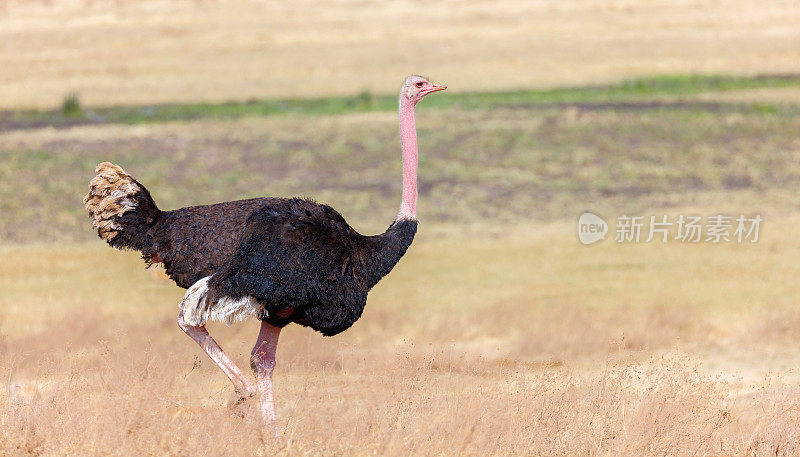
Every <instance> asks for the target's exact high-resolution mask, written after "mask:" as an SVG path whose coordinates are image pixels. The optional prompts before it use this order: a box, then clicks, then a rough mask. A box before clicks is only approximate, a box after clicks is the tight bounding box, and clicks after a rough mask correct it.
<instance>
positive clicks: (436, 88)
mask: <svg viewBox="0 0 800 457" xmlns="http://www.w3.org/2000/svg"><path fill="white" fill-rule="evenodd" d="M445 89H447V86H441V85H439V84H434V83H431V88H430V89H428V90H426V91H425V95H428V94H430V93H433V92H439V91H440V90H445Z"/></svg>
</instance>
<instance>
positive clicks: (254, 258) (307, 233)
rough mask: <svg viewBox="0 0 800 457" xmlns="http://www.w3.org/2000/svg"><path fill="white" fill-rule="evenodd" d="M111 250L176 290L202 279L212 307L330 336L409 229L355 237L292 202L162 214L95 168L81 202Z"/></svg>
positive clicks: (116, 177) (401, 225) (319, 210)
mask: <svg viewBox="0 0 800 457" xmlns="http://www.w3.org/2000/svg"><path fill="white" fill-rule="evenodd" d="M84 201H85V203H86V207H87V210H89V214H90V216H91V217H92V218H93V222H94V225H95V227H96V228H97V229H98V234H99V235H100V237H101V238H103V239H105V240H106V241H107V242H108V243H109V244H110V245H111V246H113V247H115V248H119V249H134V250H137V251H140V252H141V253H142V257H143V258H144V259H145V261H146V262H148V264H149V263H151V262H152V263H155V262H163V264H164V267H165V269H166V271H167V274H168V275H169V277H170V278H171V279H173V280H174V281H175V283H176V284H177V285H178V286H180V287H182V288H189V287H190V286H192V285H193V284H194V283H196V282H197V281H199V280H200V279H202V278H205V277H207V276H212V275H213V276H212V277H211V279H210V280H209V283H208V292H207V297H208V299H209V300H211V303H216V302H217V300H219V299H222V298H225V297H228V298H231V299H234V300H238V299H240V298H243V297H248V296H249V297H253V298H254V299H255V300H256V301H257V302H258V303H259V304H260V305H261V306H262V307H263V311H262V313H261V316H260V317H261V319H263V320H266V321H267V322H269V323H270V324H272V325H275V326H279V327H282V326H285V325H287V324H289V323H291V322H296V323H298V324H301V325H305V326H308V327H311V328H313V329H314V330H317V331H319V332H321V333H322V334H324V335H328V336H329V335H335V334H337V333H340V332H342V331H344V330H346V329H347V328H349V327H350V326H351V325H353V323H354V322H355V321H356V320H357V319H358V318H359V317H361V313H362V312H363V310H364V306H365V305H366V300H367V293H368V292H369V290H370V289H371V288H372V287H373V286H374V285H375V284H377V283H378V281H380V279H381V278H383V277H384V276H386V275H387V274H388V273H389V272H390V271H391V270H392V268H394V266H395V265H396V264H397V262H398V261H399V260H400V258H401V257H402V256H403V255H404V254H405V252H406V250H407V249H408V247H409V246H410V245H411V242H412V241H413V239H414V235H415V233H416V230H417V221H416V220H398V221H395V222H394V223H393V224H392V225H391V226H390V227H389V228H388V229H387V230H386V232H384V233H382V234H380V235H375V236H364V235H361V234H359V233H358V232H356V231H355V230H353V228H351V227H350V226H349V225H348V224H347V222H346V221H345V220H344V218H343V217H342V216H341V215H340V214H339V213H338V212H336V211H335V210H334V209H333V208H331V207H330V206H327V205H321V204H317V203H315V202H313V201H311V200H306V199H299V198H291V199H285V198H255V199H250V200H239V201H233V202H226V203H218V204H215V205H207V206H192V207H187V208H181V209H177V210H174V211H161V210H159V209H158V207H157V206H156V204H155V202H154V201H153V199H152V198H151V196H150V193H149V192H148V191H147V189H146V188H145V187H144V186H142V185H141V184H140V183H139V182H137V181H136V180H135V179H133V178H132V177H130V176H128V175H127V174H125V172H124V170H122V169H121V168H119V167H117V166H116V165H113V164H101V165H99V166H98V175H97V176H96V177H95V179H93V180H92V186H91V188H90V192H89V195H87V196H86V198H85V199H84Z"/></svg>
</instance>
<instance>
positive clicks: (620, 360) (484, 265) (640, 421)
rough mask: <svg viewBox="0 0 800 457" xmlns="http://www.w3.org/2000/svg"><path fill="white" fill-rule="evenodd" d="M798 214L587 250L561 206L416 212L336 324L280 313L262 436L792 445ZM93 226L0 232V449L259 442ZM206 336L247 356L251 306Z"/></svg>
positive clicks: (243, 448)
mask: <svg viewBox="0 0 800 457" xmlns="http://www.w3.org/2000/svg"><path fill="white" fill-rule="evenodd" d="M767 224H768V225H767ZM798 227H800V218H797V217H794V218H789V219H780V220H776V219H773V220H768V222H767V223H766V224H765V226H764V230H763V236H764V238H763V239H762V241H761V242H759V243H758V244H756V245H752V246H740V245H727V246H712V245H693V246H680V245H676V244H667V245H647V246H645V245H628V246H619V245H616V244H613V243H610V242H604V243H601V244H600V245H598V246H594V247H584V246H581V245H579V243H577V241H576V240H575V238H574V234H573V230H574V227H572V225H571V224H569V225H568V224H564V223H555V224H552V225H544V226H540V227H538V228H535V229H531V228H528V227H526V228H519V229H511V228H509V229H508V230H507V233H506V235H505V236H503V237H499V238H486V237H481V238H473V237H465V236H463V235H461V236H459V235H452V236H449V237H447V238H444V239H436V238H431V237H430V236H428V235H427V234H426V232H425V230H424V227H423V231H422V232H421V235H420V239H419V240H418V242H417V243H416V244H415V245H414V246H413V247H412V249H411V251H410V252H409V255H408V257H407V258H406V259H404V261H403V262H402V263H401V264H400V265H399V266H398V268H397V269H396V271H395V272H393V273H392V275H390V276H389V277H388V278H387V279H386V280H385V282H383V283H381V284H380V285H379V286H378V287H377V288H376V290H375V291H374V293H373V294H372V295H371V299H370V304H369V306H368V308H367V310H366V313H365V316H364V317H363V318H362V320H360V321H359V322H358V323H357V324H356V326H355V327H354V328H353V329H351V330H350V331H348V332H346V333H345V334H343V335H341V336H339V337H335V338H327V339H326V338H322V337H320V336H318V335H316V334H314V333H312V332H310V331H308V330H306V329H302V328H299V327H290V328H288V329H287V330H286V331H285V332H284V335H283V336H282V342H281V346H280V349H279V354H278V369H277V371H276V391H277V397H278V401H279V403H278V412H279V414H280V416H281V417H282V425H283V426H284V427H285V428H286V432H285V442H284V445H283V447H282V449H280V450H279V452H280V453H282V455H453V454H458V455H509V454H516V455H520V454H527V455H723V454H725V455H776V454H777V455H797V452H798V440H799V439H800V435H798V430H797V427H796V424H797V421H798V420H800V400H798V398H800V397H798V393H800V392H798V388H797V387H796V386H797V382H798V379H800V377H798V373H797V372H796V370H795V367H796V366H798V363H800V357H799V356H798V355H797V352H796V351H795V350H794V348H796V347H797V344H798V342H800V332H798V331H797V323H798V322H800V312H798V311H797V303H796V300H795V297H797V296H798V295H799V294H798V292H800V290H797V289H798V287H800V286H797V285H796V281H794V279H795V278H796V277H797V275H798V273H799V272H798V269H800V267H798V266H797V265H796V262H794V261H793V259H795V258H797V256H798V255H800V252H796V251H797V250H798V248H797V246H794V245H793V244H792V243H787V242H786V240H796V239H798V237H800V228H798ZM99 244H100V243H99V242H98V243H96V244H93V245H91V246H83V245H81V246H74V247H60V248H57V247H53V246H40V247H37V246H20V247H14V246H6V247H3V248H1V251H0V254H2V256H3V258H4V260H5V261H4V263H3V264H2V266H0V288H2V290H3V291H4V293H3V295H2V296H0V310H2V311H0V322H1V323H2V326H0V379H2V380H3V382H4V384H5V385H7V386H9V388H8V391H9V394H5V395H0V425H2V426H1V427H0V454H3V453H4V454H9V455H132V454H135V455H253V454H256V455H263V454H271V453H272V452H274V451H276V449H275V445H274V443H272V442H271V441H270V440H269V439H268V438H266V437H263V436H262V435H261V432H260V429H259V427H258V425H257V422H256V417H257V411H255V410H251V409H245V410H244V411H240V413H242V412H243V413H244V415H243V417H239V416H237V415H235V414H234V412H232V411H230V410H228V409H227V407H226V404H227V401H228V400H229V399H230V397H231V395H232V389H231V388H230V386H229V385H228V381H227V379H226V378H225V377H224V376H223V375H222V374H221V372H219V371H218V370H217V369H216V367H214V366H213V365H212V364H211V363H209V362H208V360H206V358H205V357H204V355H203V354H202V353H201V352H200V350H199V348H197V347H196V346H195V345H194V343H193V342H192V341H191V340H190V339H188V338H187V337H185V336H184V335H183V334H182V333H181V332H180V330H179V329H178V328H177V326H176V325H175V324H174V318H175V313H176V308H175V304H176V303H177V301H178V299H179V297H180V294H181V291H180V290H179V289H177V288H175V287H174V286H172V285H170V284H169V283H167V282H164V281H159V280H154V279H153V277H152V275H151V274H149V273H148V272H146V271H144V270H142V269H141V264H140V261H139V260H138V259H137V258H136V256H135V255H134V254H130V253H129V254H121V253H118V252H115V251H111V250H110V249H107V248H105V247H103V246H100V245H99ZM98 267H100V268H98ZM212 333H214V334H215V335H216V336H217V337H218V339H219V340H220V341H221V344H222V345H223V347H226V348H227V349H228V350H229V352H231V353H232V354H233V356H234V358H235V359H236V360H238V361H239V363H240V365H244V366H246V365H247V364H246V354H248V353H249V349H250V343H251V342H252V341H253V339H254V337H255V334H256V325H255V323H252V322H249V323H246V324H243V325H239V326H234V327H231V328H226V327H224V326H214V327H213V328H212Z"/></svg>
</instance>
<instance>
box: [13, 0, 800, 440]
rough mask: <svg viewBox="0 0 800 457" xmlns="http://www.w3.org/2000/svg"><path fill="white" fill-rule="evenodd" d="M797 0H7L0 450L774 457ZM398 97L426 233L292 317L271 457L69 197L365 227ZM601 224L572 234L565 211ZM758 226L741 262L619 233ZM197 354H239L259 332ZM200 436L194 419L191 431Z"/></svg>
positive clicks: (156, 287) (136, 269)
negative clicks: (331, 304) (326, 314)
mask: <svg viewBox="0 0 800 457" xmlns="http://www.w3.org/2000/svg"><path fill="white" fill-rule="evenodd" d="M798 23H800V6H798V3H797V2H796V1H793V0H791V1H789V0H786V1H783V0H769V1H750V0H732V1H721V0H678V1H666V0H567V1H563V0H562V1H545V0H542V1H538V0H537V1H522V0H509V1H499V2H497V1H482V0H463V1H458V0H448V1H439V2H430V1H427V2H424V1H391V2H388V1H387V2H377V1H368V0H340V1H330V2H328V1H320V0H301V1H295V2H273V1H245V0H239V1H233V0H196V1H179V0H158V1H156V0H153V1H151V0H141V1H135V2H134V1H125V0H116V1H112V0H42V1H40V0H26V1H18V0H5V1H4V2H2V3H0V255H2V258H3V259H4V261H3V262H2V263H0V290H1V291H2V293H1V294H0V380H2V382H3V384H4V386H3V389H0V424H2V427H0V453H4V454H8V455H70V454H75V455H143V454H148V455H186V454H197V455H239V454H242V455H245V454H249V455H253V454H258V455H265V454H270V453H273V452H280V453H284V454H286V455H331V454H339V455H451V454H457V455H534V454H536V455H554V454H567V455H578V454H580V455H652V454H662V455H664V454H668V455H696V454H703V455H722V454H726V455H745V454H747V455H766V454H769V455H797V453H798V452H799V451H798V443H799V442H800V431H798V430H800V429H798V427H797V424H798V422H799V421H800V389H799V388H798V387H799V384H798V383H800V374H798V372H797V368H798V367H800V354H798V351H797V350H796V348H797V346H798V343H800V307H798V303H797V300H796V297H797V296H798V293H800V288H799V287H798V286H797V285H796V281H795V278H796V277H797V274H798V273H800V268H798V266H797V264H796V262H795V259H796V258H798V256H800V244H799V243H797V239H798V237H800V201H799V200H798V198H797V197H796V192H795V189H796V188H797V185H798V183H800V27H798V25H797V24H798ZM412 73H415V74H422V75H425V76H427V77H430V78H431V79H432V80H433V81H435V82H437V83H441V84H446V85H447V86H448V87H449V88H448V90H447V91H446V92H444V93H440V94H436V95H434V96H431V97H429V98H426V99H425V100H424V101H422V102H421V103H420V105H419V106H418V108H417V127H418V131H419V145H420V150H421V157H420V173H419V175H420V184H419V194H420V195H419V198H420V202H419V218H420V230H419V233H418V235H417V238H416V241H415V243H414V245H413V246H412V247H411V249H410V250H409V252H408V254H407V255H406V257H405V258H404V259H403V261H402V262H401V263H400V264H399V265H398V267H397V268H396V269H395V271H394V272H393V273H392V274H391V275H390V276H389V277H387V278H386V280H384V281H383V282H381V284H379V285H378V286H377V287H376V288H375V289H374V291H373V292H372V294H371V296H370V301H369V304H368V306H367V309H366V311H365V313H364V316H363V317H362V319H361V320H360V321H359V322H358V323H357V324H356V325H355V326H354V327H353V328H352V329H350V330H349V331H348V332H346V333H344V334H343V335H341V336H337V337H335V338H323V337H321V336H319V335H317V334H314V333H312V332H311V331H310V330H308V329H305V328H300V327H290V328H288V329H287V330H286V331H284V332H283V335H282V337H281V338H282V342H281V345H280V346H279V354H278V368H277V370H276V373H275V389H276V397H277V401H278V403H277V404H278V415H279V417H280V418H281V419H282V421H283V428H284V429H285V434H286V436H287V437H289V439H288V441H287V442H284V443H283V444H281V445H277V447H276V444H275V443H273V442H272V441H270V440H269V439H268V438H265V437H262V436H261V431H260V427H259V424H258V421H257V415H258V414H257V411H254V410H250V409H248V408H250V406H248V405H245V406H244V407H243V409H241V410H236V411H231V409H230V408H228V407H227V406H226V405H227V401H228V400H229V398H230V396H231V395H232V389H231V387H230V386H229V385H228V384H229V383H228V380H227V379H226V378H225V377H224V375H222V373H220V372H219V371H218V369H217V368H216V367H215V366H213V364H211V363H210V361H207V360H206V358H205V355H204V354H202V352H201V351H200V350H199V349H198V348H197V346H196V345H195V344H194V343H193V342H192V341H191V340H190V339H188V338H186V337H185V336H184V335H183V333H182V332H180V330H179V329H178V328H177V326H176V325H175V323H174V320H175V316H176V314H177V309H176V304H177V303H178V301H179V300H180V297H181V296H182V290H180V289H179V288H177V287H176V286H175V285H174V284H172V283H171V282H170V281H169V280H168V279H166V278H165V277H164V275H163V272H161V270H159V269H157V268H151V269H150V270H145V269H144V266H143V264H142V262H141V260H140V259H139V258H138V257H137V255H136V254H135V253H121V252H117V251H113V250H111V249H109V248H108V247H107V246H105V245H104V244H103V243H102V242H101V240H99V239H98V238H97V237H96V234H95V233H94V232H93V230H92V229H91V225H90V222H89V220H88V218H87V217H86V214H85V210H84V208H83V205H82V201H81V199H82V197H83V195H85V193H86V191H87V188H88V180H89V179H90V178H91V177H92V175H93V170H94V167H95V165H96V164H97V163H99V162H102V161H106V160H108V161H111V162H114V163H117V164H119V165H121V166H122V167H124V168H125V169H126V171H128V172H129V173H130V174H131V175H133V176H135V177H136V178H137V179H138V180H139V181H140V182H142V183H143V184H144V185H146V186H147V188H148V189H149V190H150V191H151V193H152V194H153V197H154V198H155V200H156V202H157V203H158V205H159V206H160V208H161V209H173V208H178V207H182V206H190V205H199V204H210V203H215V202H219V201H225V200H234V199H240V198H249V197H255V196H265V195H266V196H295V195H300V196H308V197H313V198H315V199H316V200H318V201H320V202H325V203H329V204H331V205H332V206H334V207H335V208H337V209H338V210H339V211H340V212H341V213H342V214H343V215H344V216H345V218H346V219H347V220H348V222H349V223H350V224H351V225H353V226H354V227H355V228H356V229H357V230H359V231H360V232H362V233H365V234H371V233H378V232H381V231H383V230H384V229H385V227H386V226H387V225H388V224H389V223H391V221H392V220H393V218H394V216H395V215H396V212H397V207H398V205H399V200H400V187H401V163H400V142H399V135H398V127H397V113H396V100H397V95H396V93H397V91H398V90H399V87H400V84H401V83H402V81H403V79H404V77H405V76H407V75H408V74H412ZM584 211H592V212H594V213H596V214H598V215H600V216H602V217H603V218H605V219H606V221H608V222H609V224H611V227H610V230H611V232H610V233H609V235H608V236H607V238H606V240H604V241H601V242H599V243H597V244H596V245H594V246H584V245H582V244H581V243H580V242H579V240H578V236H577V232H576V230H577V227H576V225H577V219H578V216H579V215H580V214H581V213H583V212H584ZM716 214H724V215H729V216H733V217H734V218H735V217H737V216H739V215H747V216H748V217H753V216H755V215H760V216H761V217H762V218H763V222H762V223H761V226H760V234H759V239H758V242H757V243H749V242H745V243H738V242H735V241H734V242H725V243H718V244H715V243H708V242H699V243H682V242H680V241H679V240H675V239H674V236H675V235H676V234H677V233H676V232H675V229H676V228H675V227H673V228H672V232H671V234H670V241H668V242H666V243H662V242H651V243H645V242H644V239H646V233H647V229H648V227H647V225H645V227H644V228H643V237H642V242H640V243H617V242H615V241H614V239H613V238H614V222H615V221H616V218H617V217H619V216H621V215H629V216H630V215H636V216H644V217H645V218H646V220H649V216H650V215H655V216H657V217H658V218H661V217H662V216H666V217H668V218H670V220H673V221H674V220H676V219H677V217H678V216H679V215H697V216H702V217H704V218H705V217H708V216H711V215H716ZM210 330H211V332H212V334H214V335H215V336H218V340H219V341H220V343H221V344H222V346H223V347H225V348H226V349H227V350H228V351H229V352H230V353H231V354H232V356H233V357H234V359H236V361H237V362H238V363H239V364H240V366H243V367H246V366H248V357H249V352H250V348H251V344H252V342H253V341H254V339H255V336H256V332H257V324H256V323H253V322H248V323H246V324H242V325H237V326H234V327H231V328H227V327H224V326H221V325H211V326H210ZM211 430H213V431H214V433H210V431H211Z"/></svg>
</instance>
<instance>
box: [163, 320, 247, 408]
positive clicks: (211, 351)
mask: <svg viewBox="0 0 800 457" xmlns="http://www.w3.org/2000/svg"><path fill="white" fill-rule="evenodd" d="M178 325H179V326H180V327H181V329H182V330H183V331H184V332H186V334H187V335H189V336H190V337H192V339H193V340H195V341H196V342H197V344H199V345H200V347H201V348H203V350H204V351H206V354H208V356H209V357H211V360H213V361H214V362H215V363H216V364H217V365H218V366H219V367H220V369H221V370H222V372H223V373H225V375H226V376H228V379H230V380H231V382H232V383H233V388H234V389H235V390H236V395H237V396H238V397H239V400H240V401H241V400H243V399H246V398H248V397H250V396H252V395H253V394H255V393H256V387H255V386H254V385H253V383H252V382H250V380H249V379H247V376H245V374H244V373H243V372H242V370H241V369H239V367H237V366H236V364H235V363H233V360H231V359H230V357H228V354H225V351H223V350H222V348H221V347H219V344H217V342H216V341H214V338H211V335H209V333H208V330H206V327H205V325H200V326H194V325H189V324H188V323H187V322H186V321H185V320H183V311H181V312H180V314H178Z"/></svg>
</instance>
